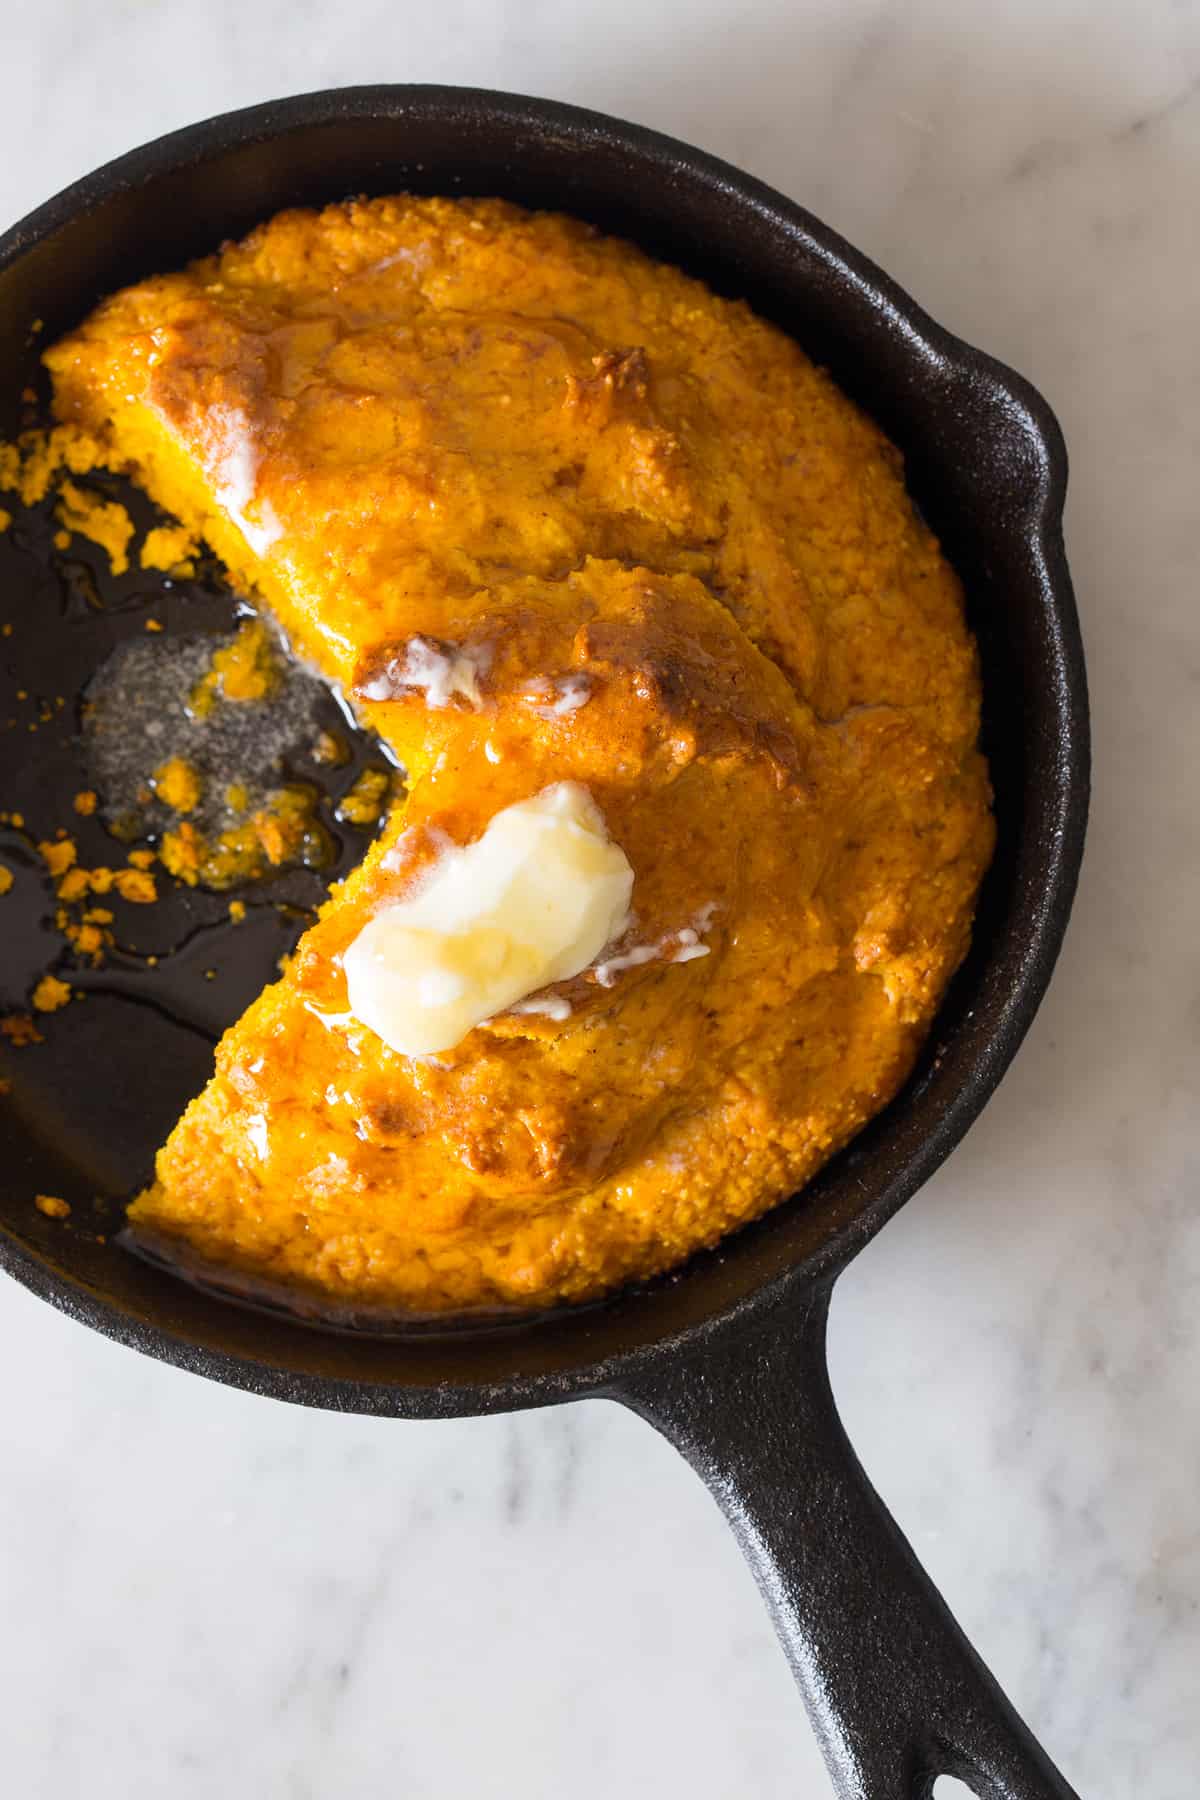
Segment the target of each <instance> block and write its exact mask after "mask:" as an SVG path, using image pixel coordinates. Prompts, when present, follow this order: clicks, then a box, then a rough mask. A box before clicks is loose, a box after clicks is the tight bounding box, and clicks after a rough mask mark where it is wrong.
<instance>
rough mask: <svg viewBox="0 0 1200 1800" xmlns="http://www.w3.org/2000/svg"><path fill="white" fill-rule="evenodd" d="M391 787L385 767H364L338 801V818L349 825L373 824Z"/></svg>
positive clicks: (390, 780)
mask: <svg viewBox="0 0 1200 1800" xmlns="http://www.w3.org/2000/svg"><path fill="white" fill-rule="evenodd" d="M391 788H392V778H391V776H390V775H389V774H388V773H387V770H386V769H364V770H363V772H362V774H361V775H360V776H359V777H358V779H357V781H355V782H354V784H353V786H352V787H350V788H348V789H347V791H346V792H345V793H344V794H343V795H342V797H341V799H340V800H339V801H338V805H337V816H338V818H339V819H344V820H345V821H346V823H347V824H349V825H374V824H375V822H376V820H377V819H378V818H379V815H380V814H381V813H382V811H383V809H384V806H385V805H386V804H387V799H388V795H389V794H390V793H391Z"/></svg>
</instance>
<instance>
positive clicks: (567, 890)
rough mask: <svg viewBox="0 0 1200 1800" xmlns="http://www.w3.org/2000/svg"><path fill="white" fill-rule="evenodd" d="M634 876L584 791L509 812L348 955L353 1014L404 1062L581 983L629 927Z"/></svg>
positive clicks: (387, 911) (573, 788) (376, 921)
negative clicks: (559, 986) (541, 994)
mask: <svg viewBox="0 0 1200 1800" xmlns="http://www.w3.org/2000/svg"><path fill="white" fill-rule="evenodd" d="M632 891H633V870H632V868H631V867H630V864H629V859H628V857H627V856H626V855H625V852H624V851H623V850H622V849H621V848H620V846H619V845H618V844H614V843H613V841H612V839H611V838H610V837H609V835H608V832H607V830H606V828H605V824H604V820H603V818H602V816H601V814H600V811H599V808H598V807H597V806H596V803H595V802H594V800H593V799H592V797H591V795H590V794H589V793H588V791H587V789H586V788H585V787H581V786H580V785H579V783H578V782H574V781H560V782H556V783H555V784H554V786H553V787H548V788H543V789H542V792H541V793H540V794H535V795H534V797H533V799H531V800H520V801H518V802H517V803H516V804H515V805H513V806H506V807H505V808H504V809H503V811H501V812H498V813H497V814H496V815H495V817H494V818H493V819H492V820H491V823H490V824H489V825H488V827H487V830H486V831H485V832H484V834H483V836H482V837H481V838H478V839H477V840H476V841H475V843H473V844H468V845H466V846H465V847H463V848H457V847H454V848H451V849H449V850H447V851H445V852H444V853H443V854H442V855H441V856H440V857H439V858H438V860H437V862H436V863H435V864H434V865H433V868H432V869H431V870H430V872H429V874H428V875H427V876H426V877H425V879H424V880H423V881H422V883H421V884H420V886H419V887H418V888H417V889H416V891H415V892H414V893H412V894H410V895H409V896H407V897H406V898H405V899H403V900H398V901H396V902H394V903H393V904H392V905H391V906H386V907H384V908H383V909H382V910H381V911H379V912H377V913H376V914H375V916H374V918H373V919H371V920H369V921H368V923H367V924H366V925H364V926H363V928H362V930H361V931H360V932H359V934H358V936H357V937H356V938H355V940H354V942H353V943H352V944H351V945H350V947H349V949H348V950H347V951H346V953H345V959H344V962H345V971H346V984H347V988H348V990H349V999H350V1010H351V1012H352V1013H354V1014H355V1016H356V1017H357V1018H358V1019H359V1020H361V1022H362V1023H363V1024H364V1025H366V1026H368V1027H369V1028H370V1029H371V1030H372V1031H374V1032H375V1033H376V1034H377V1036H379V1037H381V1038H382V1039H383V1041H384V1043H385V1044H388V1045H390V1047H391V1048H392V1049H393V1050H397V1051H399V1052H400V1054H401V1055H402V1056H431V1055H434V1054H435V1053H436V1052H437V1051H439V1050H449V1049H451V1048H452V1047H453V1046H454V1045H455V1044H457V1043H458V1042H459V1040H460V1039H461V1038H463V1037H465V1036H466V1034H467V1032H468V1031H471V1030H472V1029H473V1028H474V1027H475V1026H476V1025H478V1024H480V1023H481V1022H482V1021H483V1020H484V1019H488V1018H491V1017H492V1015H493V1014H495V1013H499V1012H503V1011H504V1009H505V1007H508V1006H512V1005H513V1004H514V1002H516V1001H518V1000H523V999H524V998H525V997H526V995H528V994H532V993H536V992H537V990H538V989H539V988H544V987H547V986H549V984H550V983H551V982H553V981H565V980H566V979H567V978H568V977H569V976H571V975H578V974H579V973H580V972H581V971H582V970H584V969H586V968H587V967H588V965H589V963H592V962H594V961H595V959H596V957H597V956H599V954H600V952H601V951H602V950H603V948H604V946H605V945H606V944H608V943H610V942H611V941H612V940H613V938H615V937H618V936H619V935H620V934H621V932H622V931H623V930H624V929H625V927H626V924H627V922H628V914H629V898H630V895H631V893H632Z"/></svg>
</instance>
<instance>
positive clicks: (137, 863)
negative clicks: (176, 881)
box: [125, 850, 154, 869]
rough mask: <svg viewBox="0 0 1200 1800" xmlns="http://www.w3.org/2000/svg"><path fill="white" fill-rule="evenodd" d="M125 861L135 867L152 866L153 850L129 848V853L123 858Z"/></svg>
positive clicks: (145, 867) (147, 867)
mask: <svg viewBox="0 0 1200 1800" xmlns="http://www.w3.org/2000/svg"><path fill="white" fill-rule="evenodd" d="M125 861H126V862H127V863H131V864H132V865H133V867H134V868H135V869H149V868H152V867H153V864H154V851H153V850H131V851H130V852H129V855H128V856H127V857H126V858H125Z"/></svg>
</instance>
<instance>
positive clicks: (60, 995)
mask: <svg viewBox="0 0 1200 1800" xmlns="http://www.w3.org/2000/svg"><path fill="white" fill-rule="evenodd" d="M70 998H71V989H70V987H69V986H68V985H67V983H66V982H65V981H60V980H59V979H58V976H57V975H43V976H42V979H41V980H40V981H39V982H38V984H37V986H36V987H35V988H34V990H33V1006H34V1011H35V1012H44V1013H51V1012H57V1011H58V1010H59V1008H60V1007H63V1006H66V1005H67V1003H68V1002H69V1000H70Z"/></svg>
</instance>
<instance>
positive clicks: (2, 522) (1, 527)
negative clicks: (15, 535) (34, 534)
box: [0, 506, 12, 531]
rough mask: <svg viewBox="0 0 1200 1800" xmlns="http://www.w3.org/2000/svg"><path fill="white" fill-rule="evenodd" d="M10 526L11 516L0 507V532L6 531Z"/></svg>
mask: <svg viewBox="0 0 1200 1800" xmlns="http://www.w3.org/2000/svg"><path fill="white" fill-rule="evenodd" d="M11 524H12V514H11V513H10V512H6V511H5V510H4V508H3V507H2V506H0V531H7V530H8V528H9V526H10V525H11Z"/></svg>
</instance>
